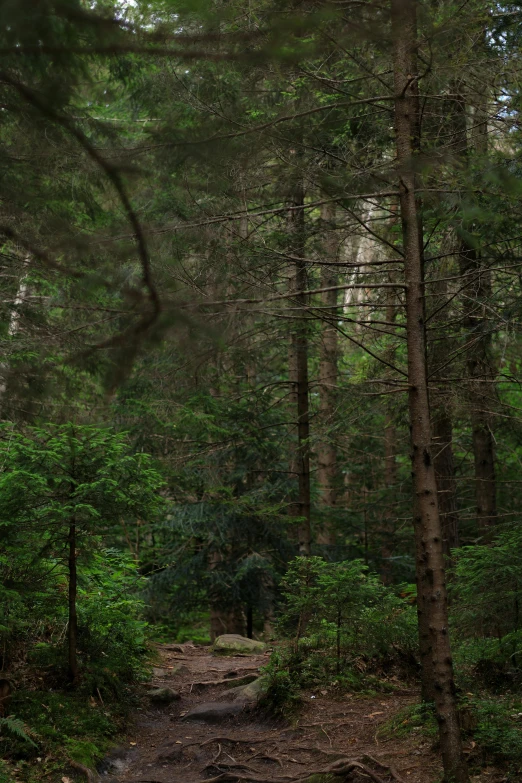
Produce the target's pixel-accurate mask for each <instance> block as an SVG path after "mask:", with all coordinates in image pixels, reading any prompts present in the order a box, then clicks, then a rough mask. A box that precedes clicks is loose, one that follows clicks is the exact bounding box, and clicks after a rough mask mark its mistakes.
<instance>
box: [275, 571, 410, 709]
mask: <svg viewBox="0 0 522 783" xmlns="http://www.w3.org/2000/svg"><path fill="white" fill-rule="evenodd" d="M282 589H283V598H284V605H283V608H282V611H281V614H280V617H279V620H278V631H279V634H280V635H281V636H282V637H283V638H284V639H285V640H286V642H287V643H286V645H283V647H282V648H281V649H280V650H279V651H277V652H276V653H274V655H273V656H272V659H271V661H270V664H269V666H268V667H267V669H266V673H267V676H268V678H269V690H268V695H267V701H268V703H269V704H270V706H271V707H272V708H273V709H274V710H275V711H278V712H281V711H284V710H287V709H288V708H291V707H292V706H295V703H296V701H297V699H298V692H299V689H300V688H308V687H314V686H315V685H318V684H321V683H322V684H330V685H335V686H337V687H349V688H350V689H352V690H361V689H367V688H368V687H369V685H371V686H373V687H375V686H377V687H380V686H381V683H380V681H378V680H377V678H375V676H374V674H375V672H379V673H383V672H389V671H390V670H391V669H392V668H393V667H395V666H397V665H401V664H404V663H405V662H408V663H409V662H411V661H412V660H413V661H414V660H415V654H416V650H417V627H416V613H415V611H414V609H413V607H412V606H411V605H410V604H409V603H407V602H405V601H404V600H402V599H401V598H400V597H398V596H397V595H395V593H394V592H393V591H392V590H391V589H390V588H387V587H385V586H384V585H382V584H381V582H380V581H379V579H378V578H377V577H375V576H373V575H372V574H370V573H369V572H368V569H367V567H366V566H365V565H364V564H363V563H362V562H361V561H359V560H355V561H351V562H341V563H329V562H326V561H325V560H323V559H322V558H320V557H310V558H304V557H298V558H296V559H295V560H294V561H293V562H292V563H291V564H290V567H289V569H288V572H287V574H286V576H285V577H284V579H283V581H282Z"/></svg>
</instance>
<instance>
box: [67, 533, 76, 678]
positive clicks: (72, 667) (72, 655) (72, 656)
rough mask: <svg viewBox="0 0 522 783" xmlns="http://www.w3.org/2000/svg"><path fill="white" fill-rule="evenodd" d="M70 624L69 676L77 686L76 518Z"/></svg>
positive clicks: (71, 548)
mask: <svg viewBox="0 0 522 783" xmlns="http://www.w3.org/2000/svg"><path fill="white" fill-rule="evenodd" d="M68 565H69V624H68V626H67V641H68V646H69V676H70V678H71V680H72V682H73V684H76V682H77V681H78V655H77V649H78V615H77V612H76V598H77V592H78V575H77V567H76V522H75V520H74V518H73V519H72V520H71V523H70V525H69V559H68Z"/></svg>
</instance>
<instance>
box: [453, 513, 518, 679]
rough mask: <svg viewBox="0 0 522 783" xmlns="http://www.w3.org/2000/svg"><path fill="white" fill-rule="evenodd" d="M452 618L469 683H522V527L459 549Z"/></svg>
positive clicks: (460, 662)
mask: <svg viewBox="0 0 522 783" xmlns="http://www.w3.org/2000/svg"><path fill="white" fill-rule="evenodd" d="M455 556H456V564H455V569H454V579H453V580H452V582H451V597H452V606H451V620H452V625H453V627H454V638H455V644H454V651H455V661H456V663H457V666H458V670H459V676H460V678H461V680H462V682H463V684H466V683H467V684H468V686H469V687H471V686H472V684H473V682H474V681H479V682H480V683H481V684H482V685H483V686H485V687H487V688H490V689H493V690H496V691H499V692H500V691H502V690H506V689H508V690H509V689H512V688H514V687H519V685H520V683H521V682H522V617H521V610H522V530H520V528H513V529H508V530H504V531H503V532H501V533H500V534H499V535H498V536H497V537H496V538H495V540H494V541H493V542H492V544H491V546H485V545H478V546H477V545H476V546H468V547H462V549H460V550H457V551H456V553H455Z"/></svg>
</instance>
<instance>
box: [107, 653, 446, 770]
mask: <svg viewBox="0 0 522 783" xmlns="http://www.w3.org/2000/svg"><path fill="white" fill-rule="evenodd" d="M159 653H160V656H161V663H160V664H159V665H158V668H156V669H155V673H154V678H153V685H154V686H155V687H158V688H164V687H168V688H171V689H173V690H175V691H177V692H178V693H179V694H180V698H179V699H177V700H175V701H173V702H171V703H170V704H169V705H168V706H163V707H151V706H150V702H149V700H148V699H147V700H146V701H145V700H144V705H143V707H142V708H141V710H140V711H139V712H138V713H137V719H136V722H135V725H134V727H133V729H132V731H131V732H130V734H129V737H128V739H127V742H126V744H125V745H124V746H122V747H120V748H118V749H117V750H115V751H114V752H113V753H112V754H111V755H110V756H109V757H108V759H107V760H106V762H105V763H104V766H103V769H102V775H101V780H102V781H104V783H203V781H207V783H210V781H212V783H214V782H215V783H218V781H231V782H233V781H245V782H246V781H253V783H279V781H281V783H283V782H284V783H291V781H304V780H306V778H307V777H308V776H310V775H312V774H315V773H318V772H319V771H324V770H325V768H326V767H328V766H329V765H332V764H334V763H335V762H336V761H338V760H340V759H347V758H348V759H353V760H355V761H360V762H362V763H363V764H366V765H367V766H368V767H369V769H370V770H371V772H372V775H371V777H372V778H373V780H374V783H379V781H382V783H389V782H390V783H391V781H393V780H395V783H399V782H400V781H408V783H433V782H434V781H436V780H440V775H441V767H440V763H439V759H438V757H437V755H436V754H434V753H433V751H432V750H431V749H430V746H429V743H427V742H425V741H424V740H423V739H422V737H420V736H415V734H412V735H410V736H409V737H408V738H406V739H405V738H400V739H399V738H396V739H394V738H388V739H386V740H385V741H384V740H382V739H381V740H379V739H378V738H377V736H376V734H377V733H378V732H377V730H378V728H379V726H381V725H382V724H383V723H385V722H386V721H388V720H389V719H390V718H391V717H392V716H393V715H394V714H396V713H397V712H398V710H400V709H401V708H402V707H404V706H406V705H407V704H410V703H412V702H414V701H416V700H417V698H418V696H417V694H416V693H415V691H413V690H408V689H404V690H398V691H397V692H394V693H393V694H392V695H382V694H379V695H377V696H374V697H368V696H365V697H361V696H358V695H349V694H346V695H344V696H343V697H342V699H340V698H339V697H338V696H334V695H332V694H330V693H329V692H328V691H326V690H319V691H317V692H312V693H309V694H307V695H306V697H305V698H306V704H305V706H304V708H303V710H302V711H301V713H300V716H299V719H296V720H295V721H294V722H293V723H292V725H288V724H283V723H282V722H277V721H274V720H272V719H270V718H268V717H267V716H266V715H263V714H262V713H260V712H259V711H256V709H255V708H253V707H252V705H245V704H244V703H241V702H235V701H232V698H231V690H230V688H229V687H227V683H226V682H225V683H224V682H223V680H230V681H232V680H233V679H237V678H240V677H244V676H246V675H255V674H257V672H258V671H259V668H260V667H261V666H263V665H265V664H266V663H267V661H268V654H265V655H248V656H247V655H244V656H233V657H230V656H229V657H218V656H215V655H212V654H211V652H210V650H209V649H208V648H202V647H195V646H192V645H190V644H188V645H182V646H181V645H162V646H161V647H160V648H159ZM216 682H217V684H209V683H216ZM193 711H195V712H196V714H195V715H193V716H192V715H191V713H192V712H193ZM193 718H199V719H198V720H194V719H193ZM368 757H371V760H368ZM381 765H382V766H381ZM354 779H355V780H363V779H364V780H367V781H368V780H369V779H370V778H369V777H364V778H362V777H361V778H360V777H359V776H358V775H356V777H355V778H354ZM327 780H328V781H329V780H331V781H332V783H334V781H335V780H342V778H341V777H337V776H335V777H334V776H331V777H324V776H320V777H319V778H316V779H315V780H314V783H326V781H327Z"/></svg>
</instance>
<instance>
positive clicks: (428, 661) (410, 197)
mask: <svg viewBox="0 0 522 783" xmlns="http://www.w3.org/2000/svg"><path fill="white" fill-rule="evenodd" d="M416 3H417V0H391V19H392V37H393V69H394V88H395V134H396V147H397V167H398V173H399V194H400V195H399V202H400V212H401V215H400V217H401V223H402V232H403V248H404V277H405V284H406V339H407V351H408V385H409V395H408V396H409V414H410V430H411V449H412V455H411V461H412V476H413V485H414V530H415V540H416V551H417V569H418V570H417V589H418V595H419V602H418V611H419V635H420V637H421V655H422V660H421V664H422V667H423V671H424V673H425V677H426V676H427V677H429V679H431V681H432V684H433V694H434V701H435V708H436V713H437V720H438V723H439V735H440V744H441V752H442V761H443V766H444V775H445V779H446V781H448V783H449V781H452V783H467V781H468V780H469V778H468V772H467V768H466V763H465V761H464V756H463V753H462V743H461V737H460V727H459V722H458V714H457V705H456V699H455V683H454V677H453V663H452V658H451V649H450V642H449V636H448V602H447V595H446V578H445V569H444V555H443V550H442V531H441V524H440V517H439V509H438V501H437V484H436V481H435V469H434V465H433V459H432V456H431V426H430V415H429V400H428V384H427V372H426V324H425V315H424V301H425V299H424V280H423V261H424V259H423V238H422V225H421V219H420V209H419V208H420V204H419V203H418V201H417V196H416V177H415V173H414V166H413V158H414V155H415V152H416V151H417V149H418V140H419V136H420V133H419V118H420V112H419V98H418V82H417V77H416V73H417V68H416V64H417V63H416V59H417V58H416V50H417V46H418V43H417V25H416ZM426 635H427V636H426ZM423 637H424V638H423Z"/></svg>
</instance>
